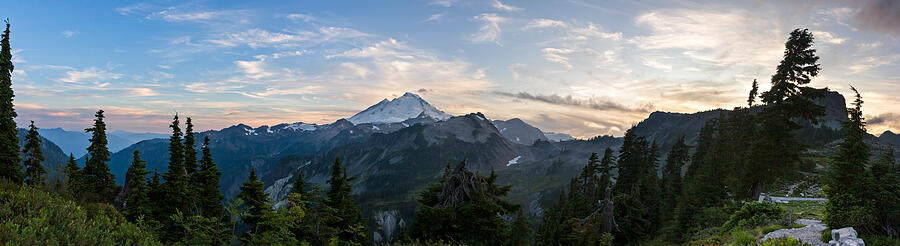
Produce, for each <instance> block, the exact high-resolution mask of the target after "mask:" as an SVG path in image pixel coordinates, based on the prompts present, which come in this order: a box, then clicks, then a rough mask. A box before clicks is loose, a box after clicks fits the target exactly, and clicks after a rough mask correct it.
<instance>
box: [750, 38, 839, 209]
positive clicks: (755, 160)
mask: <svg viewBox="0 0 900 246" xmlns="http://www.w3.org/2000/svg"><path fill="white" fill-rule="evenodd" d="M812 45H813V35H812V33H810V32H809V31H808V30H806V29H804V30H800V29H796V30H794V31H793V32H791V36H790V38H789V39H788V41H787V42H786V43H785V51H784V58H783V59H782V60H781V63H780V64H779V65H778V67H777V69H776V72H775V74H774V75H772V87H771V88H770V89H769V91H766V92H763V93H762V96H761V97H762V101H763V102H764V103H766V104H767V105H768V107H766V108H764V109H763V110H762V112H760V113H759V114H757V118H758V119H759V126H758V130H757V131H756V132H757V136H756V137H755V138H754V139H755V141H752V142H751V143H750V148H751V151H750V163H749V165H748V167H749V168H752V169H750V170H748V171H746V172H744V173H745V174H747V175H748V176H747V177H744V180H746V181H747V182H749V183H750V184H749V185H748V186H750V187H752V188H751V191H750V195H749V197H750V198H751V199H755V198H756V197H759V194H760V193H761V192H762V189H763V186H765V185H766V184H769V183H772V182H773V181H775V180H777V179H779V178H781V177H784V175H786V174H787V173H790V172H789V171H790V170H795V166H796V165H797V164H798V163H799V162H800V153H802V152H803V151H804V150H805V149H806V148H805V146H803V144H802V143H800V142H799V141H797V139H796V138H795V137H794V134H793V133H792V131H793V130H797V129H800V128H801V127H800V125H799V124H797V123H796V122H795V121H794V119H796V118H802V119H805V120H809V121H812V122H813V123H817V117H819V116H821V115H824V113H825V109H824V107H822V106H819V105H816V104H815V103H814V102H813V101H812V99H814V98H817V97H822V96H824V93H825V91H826V90H820V89H814V88H810V87H804V86H802V85H805V84H809V82H810V81H811V79H812V77H815V76H816V75H818V73H819V70H821V69H820V68H819V64H816V62H817V61H818V60H819V57H818V56H816V54H815V53H816V50H815V49H813V48H812ZM772 153H779V154H777V155H776V154H772Z"/></svg>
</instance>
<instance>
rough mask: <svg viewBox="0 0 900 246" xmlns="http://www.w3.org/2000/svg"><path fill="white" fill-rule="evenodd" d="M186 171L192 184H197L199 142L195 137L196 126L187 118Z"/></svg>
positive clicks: (185, 131)
mask: <svg viewBox="0 0 900 246" xmlns="http://www.w3.org/2000/svg"><path fill="white" fill-rule="evenodd" d="M184 125H185V127H184V170H185V172H186V173H187V175H188V176H190V177H191V183H192V184H196V182H197V175H196V173H197V168H198V166H197V149H195V147H196V146H197V141H196V139H195V137H194V124H193V123H192V122H191V117H187V119H186V120H185V122H184Z"/></svg>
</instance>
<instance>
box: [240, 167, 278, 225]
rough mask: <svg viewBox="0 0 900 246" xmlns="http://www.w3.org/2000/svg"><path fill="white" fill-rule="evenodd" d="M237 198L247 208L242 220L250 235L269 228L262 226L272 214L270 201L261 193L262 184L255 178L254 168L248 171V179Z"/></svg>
mask: <svg viewBox="0 0 900 246" xmlns="http://www.w3.org/2000/svg"><path fill="white" fill-rule="evenodd" d="M237 197H238V198H240V199H242V200H244V201H245V202H246V205H247V207H248V208H249V213H248V214H247V216H245V217H244V218H242V220H243V221H244V224H246V225H248V226H249V227H250V233H256V234H261V233H264V232H265V231H266V230H268V229H269V228H264V227H263V226H262V225H263V224H265V219H266V218H268V216H270V215H269V214H270V213H272V205H270V203H271V202H272V201H271V200H269V196H267V195H266V193H263V182H261V181H259V177H257V176H256V169H255V168H251V169H250V177H248V179H247V182H244V184H243V185H242V186H241V192H240V193H238V195H237Z"/></svg>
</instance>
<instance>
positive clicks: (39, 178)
mask: <svg viewBox="0 0 900 246" xmlns="http://www.w3.org/2000/svg"><path fill="white" fill-rule="evenodd" d="M37 130H38V128H37V127H35V126H34V121H31V125H29V126H28V134H26V135H25V149H24V150H23V153H24V154H25V183H26V184H28V185H31V186H38V185H41V184H42V183H44V174H46V173H47V171H46V170H44V166H43V165H41V162H43V161H44V154H42V153H41V136H40V135H38V131H37Z"/></svg>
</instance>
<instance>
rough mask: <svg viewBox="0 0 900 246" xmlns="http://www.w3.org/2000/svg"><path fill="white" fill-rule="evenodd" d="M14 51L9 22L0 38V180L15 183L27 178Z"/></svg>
mask: <svg viewBox="0 0 900 246" xmlns="http://www.w3.org/2000/svg"><path fill="white" fill-rule="evenodd" d="M12 72H13V64H12V50H11V49H10V47H9V20H7V21H6V30H5V31H3V35H2V37H0V178H3V179H8V180H10V181H13V182H15V183H19V182H22V179H23V177H24V176H25V175H24V174H23V173H22V166H21V165H20V164H19V161H21V160H22V158H21V156H19V138H18V135H17V134H18V133H19V132H18V130H16V121H15V118H16V116H18V115H16V110H15V109H14V108H13V97H15V95H14V94H13V90H12Z"/></svg>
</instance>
